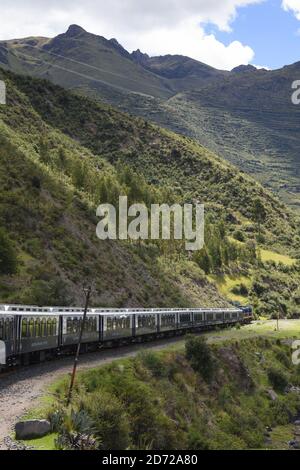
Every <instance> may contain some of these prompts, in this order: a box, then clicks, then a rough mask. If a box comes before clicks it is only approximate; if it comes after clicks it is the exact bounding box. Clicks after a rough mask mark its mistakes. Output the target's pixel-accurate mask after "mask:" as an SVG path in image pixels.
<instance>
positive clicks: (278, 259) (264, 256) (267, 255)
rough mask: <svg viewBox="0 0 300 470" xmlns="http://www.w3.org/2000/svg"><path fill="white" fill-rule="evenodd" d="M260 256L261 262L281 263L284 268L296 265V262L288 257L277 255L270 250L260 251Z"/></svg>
mask: <svg viewBox="0 0 300 470" xmlns="http://www.w3.org/2000/svg"><path fill="white" fill-rule="evenodd" d="M260 256H261V260H262V261H263V262H266V261H274V262H275V263H281V264H284V265H285V266H293V265H294V264H295V263H296V260H295V259H293V258H291V257H290V256H288V255H280V254H279V253H275V252H274V251H270V250H261V251H260Z"/></svg>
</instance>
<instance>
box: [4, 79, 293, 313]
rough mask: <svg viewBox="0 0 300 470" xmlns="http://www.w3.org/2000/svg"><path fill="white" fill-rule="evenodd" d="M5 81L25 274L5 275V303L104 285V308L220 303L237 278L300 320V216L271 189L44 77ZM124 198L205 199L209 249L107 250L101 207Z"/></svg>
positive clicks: (13, 228)
mask: <svg viewBox="0 0 300 470" xmlns="http://www.w3.org/2000/svg"><path fill="white" fill-rule="evenodd" d="M1 78H2V79H5V81H6V83H7V90H8V93H7V98H8V104H7V106H5V107H1V108H0V113H1V142H2V144H1V147H0V151H1V155H2V158H1V163H0V164H1V168H2V170H1V174H2V181H3V183H2V188H5V189H4V190H2V191H1V225H3V226H5V228H6V230H7V231H8V233H9V234H10V236H11V238H13V239H14V241H15V243H16V250H17V253H18V256H19V259H20V262H19V268H18V269H19V271H18V273H17V274H13V277H5V276H4V277H2V278H1V279H2V280H1V292H2V296H3V300H5V299H7V300H10V301H20V300H24V301H25V300H26V301H30V302H33V301H38V300H40V296H41V295H42V293H43V292H48V290H49V299H47V298H46V299H44V300H49V302H50V301H51V303H52V302H56V303H57V302H58V300H60V301H68V298H66V299H65V300H64V299H63V298H61V297H63V294H65V295H66V293H67V292H69V293H70V295H69V294H68V295H67V296H66V297H70V296H71V297H72V296H73V297H75V299H79V297H80V292H79V290H78V287H79V285H80V284H82V282H83V280H84V279H85V280H86V279H94V280H95V284H96V287H97V290H98V294H97V296H96V298H95V302H96V301H97V302H98V303H99V302H100V303H102V304H103V305H137V304H139V305H167V304H168V305H191V304H192V305H199V304H219V305H220V304H221V303H223V304H224V300H222V298H221V297H220V295H219V294H218V293H217V289H219V292H222V295H224V294H225V295H226V294H227V292H226V289H225V290H224V289H221V288H220V279H221V278H222V276H228V275H230V276H233V277H234V278H235V279H236V280H237V282H236V283H235V284H234V285H233V286H231V288H230V289H235V291H236V292H237V290H239V293H237V295H238V297H239V298H241V300H242V301H243V302H244V303H246V302H247V301H249V300H250V301H252V302H253V303H254V304H255V305H256V306H257V307H258V311H261V312H263V313H268V314H277V311H278V309H280V312H284V314H286V313H287V314H289V315H292V314H296V313H297V309H298V307H297V305H298V304H297V302H298V295H297V289H298V285H299V271H298V264H297V263H294V262H293V261H292V262H289V263H287V264H286V265H285V264H284V263H281V264H278V261H279V260H280V261H282V259H283V260H285V259H290V258H289V257H287V256H286V255H289V256H290V257H291V258H295V259H296V258H297V257H298V253H299V243H300V239H299V231H298V226H297V218H296V217H295V215H294V214H293V213H292V212H291V211H290V210H288V209H287V208H286V207H285V206H284V205H283V204H282V203H280V202H279V201H278V200H277V199H276V198H274V197H273V196H272V194H271V193H269V192H267V191H265V190H264V189H263V188H262V187H261V186H260V185H259V184H257V183H255V182H254V181H253V180H252V179H251V178H249V177H247V176H245V175H242V174H241V173H239V172H238V170H237V169H236V168H234V167H232V166H230V165H229V164H227V163H225V162H224V161H222V160H221V159H220V158H218V157H216V156H215V155H214V154H212V153H211V152H209V151H208V150H206V149H205V148H203V147H201V146H199V145H198V144H197V143H196V142H195V141H193V140H191V139H188V138H184V137H181V136H178V135H175V134H173V133H171V132H169V131H166V130H162V129H159V128H158V127H156V126H154V125H152V124H150V123H148V122H146V121H144V120H142V119H140V118H132V117H130V116H128V115H125V114H122V113H120V112H119V111H116V110H114V109H112V108H110V107H109V106H106V105H100V104H97V103H95V102H93V101H90V100H88V99H86V98H81V97H79V96H77V95H73V94H71V93H69V92H67V91H66V90H64V89H62V88H59V87H56V86H54V85H52V84H50V83H49V82H46V81H38V80H34V79H30V78H26V79H25V78H24V77H20V76H16V75H13V74H11V73H8V72H4V71H3V72H2V75H1ZM24 175H25V176H24ZM119 194H128V196H129V198H130V200H131V201H144V202H145V203H147V204H148V205H149V204H150V203H151V202H154V201H157V202H163V201H164V202H170V203H171V202H174V201H178V202H191V201H199V202H202V203H204V204H205V206H206V214H207V224H206V225H207V228H206V240H207V243H206V247H205V250H202V251H201V252H199V253H196V254H193V255H192V256H191V255H190V254H187V253H186V251H185V250H183V248H182V244H181V243H175V242H174V243H173V242H172V243H166V242H159V243H155V244H153V243H148V242H147V243H146V242H145V243H136V244H134V243H124V242H123V243H112V242H111V243H108V242H107V243H103V242H99V241H98V240H97V239H96V236H95V227H96V223H97V220H96V218H95V216H94V214H95V208H96V206H97V205H98V204H99V203H100V202H112V203H115V202H116V200H117V198H118V196H119ZM257 205H258V207H259V208H262V213H263V216H262V219H261V220H260V219H258V215H257V211H256V209H255V208H257ZM257 242H259V244H260V248H258V245H257ZM264 246H265V248H267V249H268V250H269V253H271V257H270V255H269V258H265V259H264V260H263V257H262V256H261V255H260V249H261V247H264ZM277 253H279V254H280V253H281V254H282V255H285V256H286V257H284V256H282V257H278V255H277ZM272 254H273V255H272ZM272 256H274V258H273V257H272ZM8 274H10V273H7V276H8ZM245 277H246V278H247V279H249V283H248V285H247V286H246V290H245V289H244V287H245V286H243V285H242V284H243V281H244V279H245ZM59 279H62V280H64V282H65V283H66V289H59V287H60V286H61V283H60V282H58V280H59ZM239 280H240V282H239ZM46 285H47V289H48V290H47V289H44V288H45V286H46ZM43 289H44V290H43ZM56 289H58V291H57V290H56ZM61 291H63V292H61ZM229 294H230V295H228V298H232V295H231V294H232V293H229ZM47 295H48V294H47ZM49 302H45V303H49Z"/></svg>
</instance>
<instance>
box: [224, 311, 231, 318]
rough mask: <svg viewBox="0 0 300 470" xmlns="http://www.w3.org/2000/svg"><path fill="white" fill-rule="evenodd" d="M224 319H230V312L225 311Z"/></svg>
mask: <svg viewBox="0 0 300 470" xmlns="http://www.w3.org/2000/svg"><path fill="white" fill-rule="evenodd" d="M225 320H230V313H228V312H227V313H225Z"/></svg>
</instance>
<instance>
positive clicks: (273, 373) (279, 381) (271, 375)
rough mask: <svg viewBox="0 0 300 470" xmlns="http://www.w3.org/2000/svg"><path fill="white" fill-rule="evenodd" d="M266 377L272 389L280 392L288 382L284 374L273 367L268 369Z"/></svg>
mask: <svg viewBox="0 0 300 470" xmlns="http://www.w3.org/2000/svg"><path fill="white" fill-rule="evenodd" d="M268 379H269V381H270V383H271V384H272V386H273V387H274V389H275V390H278V391H280V392H283V391H284V389H285V388H286V387H287V385H288V383H289V382H288V378H287V376H286V374H285V373H284V372H282V371H281V370H280V369H276V368H275V367H271V368H270V369H269V370H268Z"/></svg>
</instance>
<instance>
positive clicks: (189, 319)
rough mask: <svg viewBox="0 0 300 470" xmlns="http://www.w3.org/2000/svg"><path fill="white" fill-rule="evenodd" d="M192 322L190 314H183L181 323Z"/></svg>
mask: <svg viewBox="0 0 300 470" xmlns="http://www.w3.org/2000/svg"><path fill="white" fill-rule="evenodd" d="M190 321H191V314H190V313H181V314H180V323H189V322H190Z"/></svg>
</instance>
